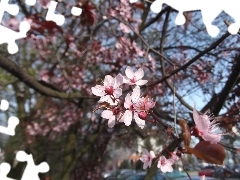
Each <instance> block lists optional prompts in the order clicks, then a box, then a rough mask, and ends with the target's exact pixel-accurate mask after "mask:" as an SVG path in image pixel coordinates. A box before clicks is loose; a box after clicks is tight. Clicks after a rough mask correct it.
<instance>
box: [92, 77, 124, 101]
mask: <svg viewBox="0 0 240 180" xmlns="http://www.w3.org/2000/svg"><path fill="white" fill-rule="evenodd" d="M122 83H123V77H122V76H121V75H117V76H116V77H115V78H113V77H112V76H110V75H107V76H105V78H104V82H103V86H101V85H96V86H95V87H92V88H91V90H92V93H93V94H94V95H96V96H100V97H101V98H100V100H99V102H108V103H109V104H110V105H115V104H116V103H115V102H113V99H116V98H119V97H120V96H121V95H122V89H121V88H119V86H121V85H122Z"/></svg>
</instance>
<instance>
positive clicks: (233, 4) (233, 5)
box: [150, 0, 240, 37]
mask: <svg viewBox="0 0 240 180" xmlns="http://www.w3.org/2000/svg"><path fill="white" fill-rule="evenodd" d="M163 4H167V5H169V6H171V7H172V8H174V9H176V10H177V11H178V15H177V17H176V21H175V23H176V24H177V25H182V24H184V23H185V21H186V19H185V17H184V15H183V12H186V11H195V10H201V13H202V18H203V23H204V24H205V26H206V29H207V32H208V34H209V35H210V36H212V37H216V36H217V35H218V33H219V28H218V27H217V26H215V25H212V22H213V21H214V19H215V18H216V17H217V16H218V15H219V14H220V13H221V12H222V11H224V12H225V13H227V14H228V15H229V16H231V17H232V18H233V19H234V21H235V22H234V23H232V24H231V25H230V26H229V27H228V31H229V33H231V34H237V32H238V30H239V28H240V11H239V7H240V1H239V0H210V1H209V0H155V1H154V2H153V3H152V4H151V7H150V8H151V11H153V12H154V13H159V12H160V11H161V10H162V5H163ZM223 21H224V20H223Z"/></svg>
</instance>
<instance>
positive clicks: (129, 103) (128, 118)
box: [122, 86, 145, 128]
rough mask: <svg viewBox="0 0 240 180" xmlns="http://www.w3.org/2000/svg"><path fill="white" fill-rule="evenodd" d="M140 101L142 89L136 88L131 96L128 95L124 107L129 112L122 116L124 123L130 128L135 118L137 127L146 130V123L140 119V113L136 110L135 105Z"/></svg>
mask: <svg viewBox="0 0 240 180" xmlns="http://www.w3.org/2000/svg"><path fill="white" fill-rule="evenodd" d="M139 100H140V87H139V86H136V87H135V88H134V89H133V92H132V95H131V96H130V94H129V93H128V94H127V96H126V97H125V102H124V107H125V108H126V109H127V110H126V111H125V113H124V115H123V116H122V121H123V122H124V123H125V125H126V126H129V125H130V124H131V122H132V118H133V116H134V119H135V121H136V123H137V125H138V126H139V127H140V128H144V126H145V121H144V120H142V119H141V118H139V116H138V112H137V111H136V109H135V104H137V103H138V101H139Z"/></svg>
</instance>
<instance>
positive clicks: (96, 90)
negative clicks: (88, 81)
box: [91, 85, 106, 96]
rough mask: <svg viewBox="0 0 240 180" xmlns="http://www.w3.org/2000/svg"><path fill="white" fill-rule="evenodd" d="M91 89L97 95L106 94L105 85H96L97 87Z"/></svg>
mask: <svg viewBox="0 0 240 180" xmlns="http://www.w3.org/2000/svg"><path fill="white" fill-rule="evenodd" d="M91 90H92V93H93V94H94V95H95V96H104V95H105V94H106V93H105V87H104V86H100V85H96V86H95V87H92V88H91Z"/></svg>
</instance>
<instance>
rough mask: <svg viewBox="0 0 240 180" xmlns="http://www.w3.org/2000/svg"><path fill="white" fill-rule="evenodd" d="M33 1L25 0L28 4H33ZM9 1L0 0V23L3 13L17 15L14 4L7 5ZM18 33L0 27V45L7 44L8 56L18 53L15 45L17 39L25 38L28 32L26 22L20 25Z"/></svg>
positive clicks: (28, 25)
mask: <svg viewBox="0 0 240 180" xmlns="http://www.w3.org/2000/svg"><path fill="white" fill-rule="evenodd" d="M32 1H33V0H27V2H28V3H29V4H33V2H32ZM8 2H9V0H1V2H0V22H1V21H2V18H3V14H4V12H8V13H9V14H11V15H17V14H18V11H19V7H18V6H17V5H15V4H8ZM19 29H20V32H15V31H13V30H11V29H9V28H7V27H4V26H2V25H0V32H1V33H0V44H3V43H7V44H8V52H9V53H10V54H15V53H16V52H17V51H18V46H17V44H16V42H15V41H16V40H17V39H21V38H25V37H26V34H27V32H28V30H29V29H30V24H29V23H28V22H21V23H20V27H19Z"/></svg>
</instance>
